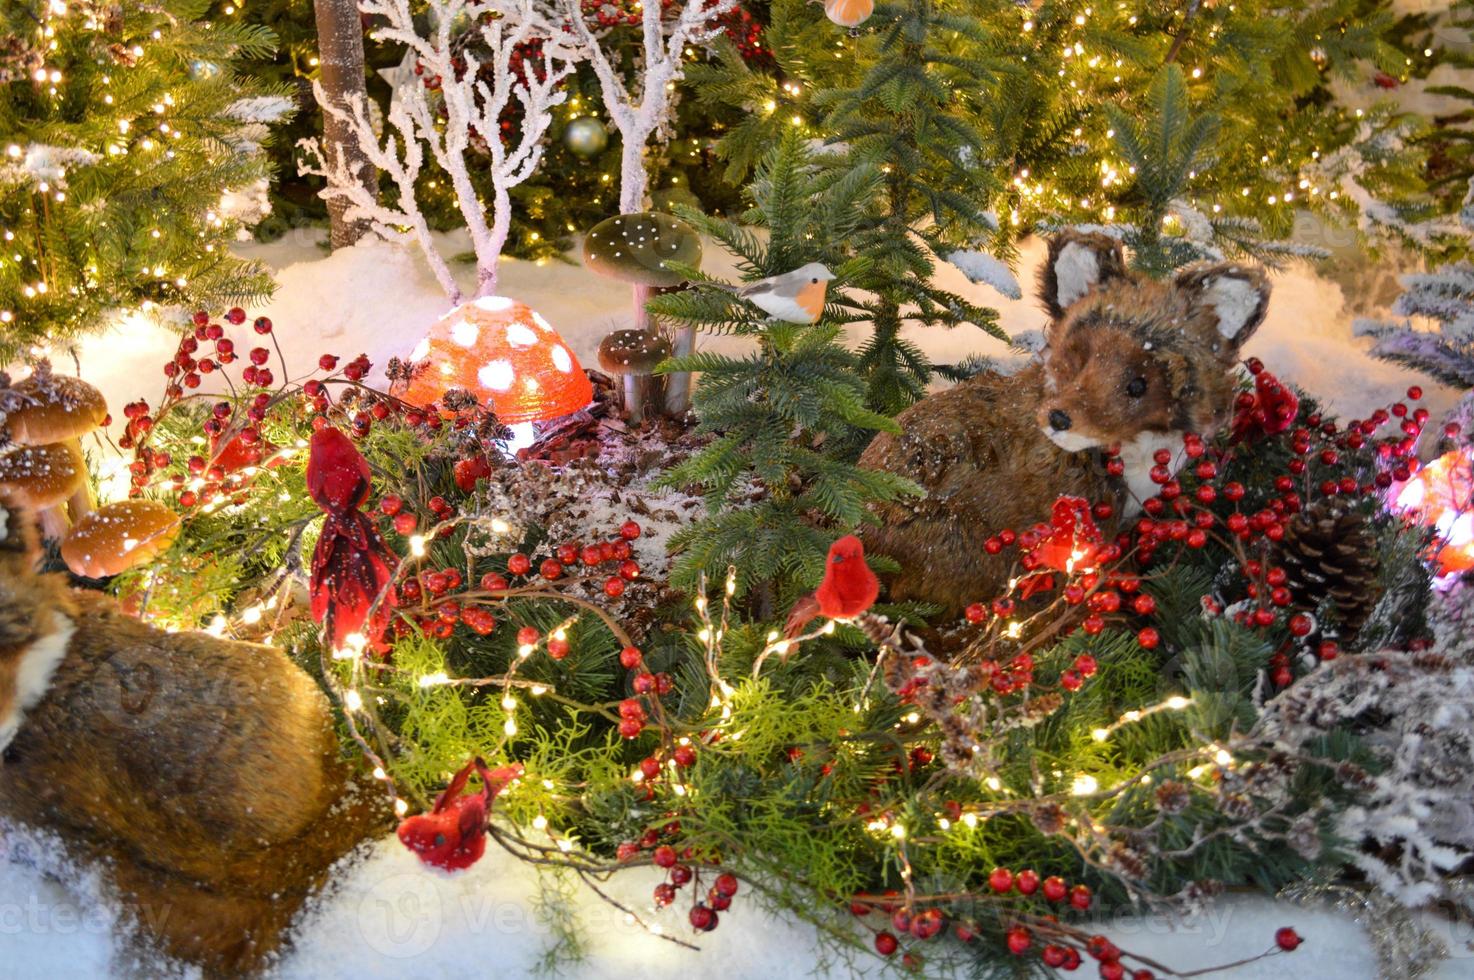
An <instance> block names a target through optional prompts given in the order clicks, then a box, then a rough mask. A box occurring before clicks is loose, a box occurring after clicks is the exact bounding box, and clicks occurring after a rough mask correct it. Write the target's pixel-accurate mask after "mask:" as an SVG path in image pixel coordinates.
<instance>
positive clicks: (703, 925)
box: [687, 903, 717, 932]
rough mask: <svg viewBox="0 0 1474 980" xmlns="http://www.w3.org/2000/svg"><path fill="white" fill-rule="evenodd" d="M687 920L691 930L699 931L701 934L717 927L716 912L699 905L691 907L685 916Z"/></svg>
mask: <svg viewBox="0 0 1474 980" xmlns="http://www.w3.org/2000/svg"><path fill="white" fill-rule="evenodd" d="M687 918H688V919H690V920H691V925H692V927H693V928H696V929H699V930H701V931H702V932H711V930H713V929H715V928H716V927H717V914H716V912H714V911H712V910H711V909H710V908H708V907H707V906H705V905H702V904H700V903H697V904H696V905H693V906H691V911H690V913H689V914H688V915H687Z"/></svg>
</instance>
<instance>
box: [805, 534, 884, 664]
mask: <svg viewBox="0 0 1474 980" xmlns="http://www.w3.org/2000/svg"><path fill="white" fill-rule="evenodd" d="M878 595H880V579H879V578H877V577H876V575H875V573H874V572H873V571H871V570H870V566H869V565H868V564H866V563H865V546H864V544H862V543H861V542H860V539H859V538H857V537H855V536H854V535H853V534H846V535H845V536H844V537H842V538H840V539H839V540H838V541H836V542H834V544H832V545H830V546H829V558H828V559H827V560H826V561H825V563H824V581H822V582H820V583H819V588H818V589H816V590H815V591H813V592H812V593H810V594H809V595H806V596H804V597H803V598H802V599H800V600H798V601H797V602H795V603H794V604H793V609H792V611H790V612H789V614H788V622H787V623H786V624H785V626H784V630H783V632H784V634H785V635H786V636H787V637H788V638H789V639H790V640H791V639H793V638H794V637H796V636H798V635H799V634H801V633H802V632H803V631H804V627H805V626H807V625H808V624H809V623H810V622H811V621H813V620H814V619H816V618H818V617H819V616H823V617H825V618H826V619H854V618H855V617H856V616H858V615H860V614H861V613H862V612H864V611H865V610H867V609H869V608H870V607H871V606H873V605H874V604H875V599H876V597H877V596H878Z"/></svg>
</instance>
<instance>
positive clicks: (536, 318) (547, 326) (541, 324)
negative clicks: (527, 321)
mask: <svg viewBox="0 0 1474 980" xmlns="http://www.w3.org/2000/svg"><path fill="white" fill-rule="evenodd" d="M532 322H533V323H535V324H537V325H538V328H539V329H542V330H546V331H547V332H548V333H552V332H553V325H552V324H551V323H549V322H548V321H547V320H544V319H543V315H542V314H541V313H538V312H536V311H534V312H533V314H532Z"/></svg>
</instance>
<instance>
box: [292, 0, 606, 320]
mask: <svg viewBox="0 0 1474 980" xmlns="http://www.w3.org/2000/svg"><path fill="white" fill-rule="evenodd" d="M358 7H359V10H361V11H363V12H364V13H366V14H371V15H376V16H378V17H382V18H383V19H384V21H385V22H386V26H384V27H381V28H379V29H378V31H377V32H376V37H377V39H379V40H383V41H389V42H391V43H396V44H402V45H404V46H405V47H406V48H407V49H408V50H409V52H410V53H411V54H413V55H414V57H415V58H416V59H417V60H418V62H419V65H420V67H421V69H422V71H423V73H424V75H425V76H426V77H427V78H437V77H438V78H439V80H440V87H439V92H438V95H437V94H436V93H434V92H432V91H431V90H430V89H429V88H428V87H427V86H425V85H406V86H402V87H400V88H399V89H398V90H397V91H396V93H395V96H394V101H393V103H392V104H391V105H390V108H389V114H388V118H387V120H386V121H385V127H384V129H385V132H384V136H383V138H382V140H381V139H380V138H379V137H378V136H377V135H375V133H374V129H373V125H372V123H371V121H370V117H369V107H368V104H367V100H366V99H365V98H364V97H363V96H362V95H358V94H353V95H350V96H349V97H348V98H347V99H346V100H342V101H338V102H334V101H332V100H330V99H328V98H327V97H326V96H325V94H324V93H323V92H322V90H321V89H320V88H318V89H317V97H318V101H319V102H320V103H321V104H322V108H323V112H324V113H326V114H327V115H328V116H329V117H330V118H332V119H334V120H335V121H338V122H340V123H341V124H343V125H344V126H346V127H348V128H349V129H351V130H352V131H353V132H354V134H355V135H356V137H357V143H358V145H359V148H360V149H361V150H362V152H363V155H364V158H365V159H366V163H367V165H370V166H373V167H375V168H377V169H378V170H379V171H381V172H382V173H383V174H384V175H386V176H387V177H388V178H389V179H390V180H392V181H393V182H394V185H395V187H396V188H397V189H398V192H399V193H398V201H397V204H396V205H394V206H390V205H388V204H383V203H380V202H379V201H377V200H375V199H374V197H373V196H372V195H370V194H368V193H366V192H365V190H364V181H363V180H362V179H361V176H360V175H359V173H358V170H359V168H360V167H361V166H363V165H364V163H363V162H356V161H355V160H354V159H353V157H352V156H351V155H350V154H346V153H345V152H344V150H343V148H342V147H340V146H337V145H334V144H331V143H329V144H327V145H324V144H322V143H320V142H319V141H317V140H303V141H302V142H301V143H300V144H299V145H300V146H301V147H302V149H303V151H304V163H303V166H302V172H303V173H304V174H313V175H316V176H320V177H322V178H323V179H324V180H325V181H326V183H327V187H326V188H325V189H324V190H323V191H322V196H323V197H324V198H326V199H327V200H329V201H334V200H341V201H345V202H347V207H346V209H345V211H344V215H345V217H346V218H347V219H348V220H350V221H351V220H363V221H366V222H368V223H369V225H370V226H371V227H372V228H373V230H374V231H375V232H376V233H377V234H379V235H380V236H381V237H383V238H385V239H388V240H390V241H400V242H406V241H414V242H417V243H418V244H419V246H420V249H421V250H422V251H423V252H424V254H425V258H426V260H427V261H428V262H429V264H430V269H431V271H432V272H434V274H435V278H436V280H438V281H439V283H440V285H441V287H442V288H443V289H444V290H445V292H446V294H447V295H448V296H449V297H450V299H451V302H452V303H454V304H456V305H459V304H460V303H461V302H462V300H463V299H464V298H465V297H463V295H462V293H461V290H460V287H459V286H457V285H456V282H455V279H454V277H453V276H452V275H451V272H450V266H449V265H448V264H447V262H446V260H445V258H444V256H442V255H441V254H440V253H439V251H438V250H437V249H436V247H435V244H434V242H433V240H432V239H431V236H430V227H429V225H428V224H427V223H426V221H425V216H424V214H423V213H422V211H421V210H420V206H419V204H418V201H417V200H416V197H415V183H416V181H417V180H418V178H419V176H420V173H421V171H422V170H423V169H424V166H425V162H426V159H427V157H426V154H425V150H426V148H427V147H428V148H429V159H433V160H434V162H435V163H436V164H437V165H438V166H439V167H440V168H441V169H442V170H443V171H444V172H445V173H446V174H447V175H448V176H449V178H450V182H451V186H452V188H453V189H454V191H455V195H456V201H457V205H458V207H459V209H460V211H461V214H462V216H463V217H464V218H465V220H466V228H467V230H468V231H469V232H470V234H471V245H472V249H473V250H474V252H475V254H476V293H475V295H476V296H478V297H479V296H490V295H493V294H495V293H496V288H497V262H498V259H499V258H500V256H501V251H502V248H503V246H505V245H506V242H507V234H508V232H509V231H510V229H511V224H512V199H511V196H510V190H511V188H513V187H515V186H517V185H518V184H520V183H522V182H523V181H525V180H526V179H527V178H528V177H530V176H532V174H533V172H534V171H536V169H537V166H538V164H539V163H541V161H542V154H543V137H544V136H545V135H546V134H547V131H548V127H549V125H550V124H551V123H552V118H553V117H552V109H553V107H554V106H557V105H559V104H561V103H562V102H563V100H564V98H565V97H566V93H565V92H563V91H560V90H559V89H560V86H561V83H562V82H563V80H564V79H565V78H567V77H568V76H569V75H570V74H571V73H572V72H573V70H574V68H575V66H576V65H577V63H578V60H579V58H580V52H579V49H578V46H577V45H575V44H572V43H570V40H571V39H570V38H569V36H568V34H567V32H566V31H565V30H564V29H563V27H562V25H561V24H556V23H554V22H553V21H552V20H551V19H550V18H549V17H548V16H547V15H546V13H545V12H544V11H542V10H540V9H539V8H538V7H537V6H536V5H535V4H534V2H533V0H430V2H429V13H430V24H431V26H430V27H429V29H428V31H427V32H426V34H421V33H420V32H418V31H417V30H416V29H415V25H414V21H413V18H412V17H411V13H410V4H409V0H360V3H359V5H358ZM465 23H470V24H471V25H473V26H472V27H470V28H469V29H470V30H474V31H476V32H477V34H478V41H479V46H480V47H483V48H484V49H485V50H486V51H489V52H490V58H489V60H488V61H486V62H483V61H480V60H478V58H477V57H476V55H475V54H474V53H473V52H472V50H471V47H472V46H471V45H466V44H464V43H461V42H462V41H463V40H464V39H463V38H461V37H459V36H458V35H457V34H456V33H455V29H456V28H457V26H458V25H462V24H465ZM532 41H540V42H541V43H542V47H541V53H540V55H539V56H537V57H526V56H525V50H519V49H522V48H523V45H526V44H528V43H529V42H532ZM514 54H518V55H523V56H524V57H523V60H522V72H521V74H520V75H519V74H518V73H517V72H514V71H513V69H512V64H513V59H514ZM483 67H486V68H489V70H490V78H489V80H488V79H487V78H483V77H482V68H483ZM437 101H438V102H440V103H441V104H443V106H444V109H445V120H444V122H443V124H441V125H437V119H436V116H437V111H436V110H437V108H438V105H437ZM514 104H516V105H517V106H519V107H520V109H521V113H522V116H521V119H520V121H519V124H518V126H517V128H516V131H515V132H514V133H512V134H506V135H504V134H503V132H502V127H501V121H502V116H503V115H504V114H505V113H506V111H507V109H508V108H509V107H511V106H513V105H514ZM473 133H474V134H478V135H479V136H480V137H481V138H482V139H483V140H484V142H485V144H486V148H487V155H488V156H489V157H490V167H489V168H488V174H489V176H490V178H491V184H492V201H491V206H490V220H489V221H488V217H487V210H488V209H487V206H486V205H485V204H483V202H482V201H481V200H480V198H478V197H477V194H476V188H475V186H474V185H473V184H472V183H471V172H470V167H471V166H472V165H473V161H471V160H468V154H470V153H471V152H472V144H471V140H472V134H473ZM474 165H475V166H478V167H484V166H485V160H484V159H477V160H475V161H474Z"/></svg>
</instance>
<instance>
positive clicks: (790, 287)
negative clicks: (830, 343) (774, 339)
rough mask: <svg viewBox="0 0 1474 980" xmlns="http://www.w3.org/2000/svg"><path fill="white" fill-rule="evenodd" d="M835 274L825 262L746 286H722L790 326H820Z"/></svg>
mask: <svg viewBox="0 0 1474 980" xmlns="http://www.w3.org/2000/svg"><path fill="white" fill-rule="evenodd" d="M833 278H834V273H832V272H830V271H829V268H828V266H826V265H824V263H822V262H810V263H808V264H807V265H802V266H799V267H798V268H797V269H794V270H793V271H792V272H785V273H783V274H782V275H777V276H769V277H768V278H766V279H759V280H758V281H757V282H751V283H748V284H747V285H745V286H721V285H720V284H717V285H718V286H719V288H723V289H726V290H728V291H729V292H732V293H735V294H736V295H737V298H738V299H745V300H747V301H748V302H749V303H751V304H752V305H754V306H756V307H757V308H758V309H760V310H762V311H763V312H764V313H766V314H768V316H770V317H773V318H774V319H777V320H784V321H787V322H788V323H803V324H808V323H817V322H818V320H819V318H820V317H821V316H823V315H824V297H825V294H827V293H828V291H829V280H831V279H833Z"/></svg>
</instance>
